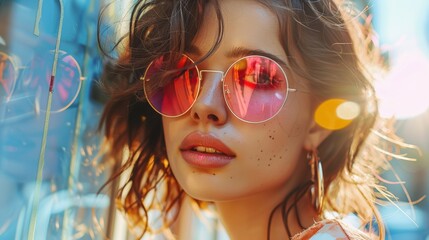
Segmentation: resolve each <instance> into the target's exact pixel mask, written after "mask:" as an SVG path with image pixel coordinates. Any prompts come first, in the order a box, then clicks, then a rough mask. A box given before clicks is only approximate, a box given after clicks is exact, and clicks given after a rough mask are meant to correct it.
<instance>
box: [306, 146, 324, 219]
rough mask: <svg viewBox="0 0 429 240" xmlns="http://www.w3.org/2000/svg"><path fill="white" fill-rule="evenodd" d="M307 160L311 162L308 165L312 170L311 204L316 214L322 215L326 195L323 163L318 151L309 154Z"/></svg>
mask: <svg viewBox="0 0 429 240" xmlns="http://www.w3.org/2000/svg"><path fill="white" fill-rule="evenodd" d="M307 159H308V160H309V163H308V164H309V165H310V168H311V181H312V183H313V184H312V186H311V187H310V194H311V203H312V204H313V207H314V209H315V210H316V212H317V213H321V211H322V207H323V200H324V194H325V186H324V180H323V168H322V162H321V161H320V158H319V156H318V154H317V151H316V150H314V151H313V152H309V153H308V154H307Z"/></svg>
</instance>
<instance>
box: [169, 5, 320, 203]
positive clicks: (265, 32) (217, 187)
mask: <svg viewBox="0 0 429 240" xmlns="http://www.w3.org/2000/svg"><path fill="white" fill-rule="evenodd" d="M220 6H221V11H222V15H223V17H224V36H223V39H222V42H221V44H220V46H219V48H218V49H216V51H215V52H214V54H213V55H211V56H210V57H209V58H208V59H206V60H205V61H204V62H202V63H201V64H199V65H198V68H199V69H200V70H220V71H223V72H225V71H226V70H227V68H228V67H229V66H230V65H231V64H232V63H233V62H234V61H235V60H237V59H238V58H239V57H242V56H241V55H240V56H238V55H237V54H235V53H236V52H237V51H236V50H237V49H249V50H258V51H263V52H266V53H269V54H272V55H275V56H276V57H278V58H279V59H281V60H283V61H284V62H286V53H285V52H284V50H283V48H282V45H281V43H280V38H279V36H280V33H279V24H278V21H277V18H276V16H275V15H274V14H273V13H272V12H271V11H270V10H269V9H268V8H266V7H264V6H263V5H261V4H259V3H257V2H254V1H245V0H239V1H237V0H224V1H220ZM205 11H206V12H205V14H204V20H203V23H202V27H201V30H200V31H199V32H198V34H197V36H196V38H195V39H194V41H193V50H192V52H188V53H187V54H188V55H189V56H190V57H191V58H193V59H198V58H199V57H201V56H202V54H204V53H206V52H208V51H209V49H210V47H211V46H212V45H213V43H214V41H215V38H216V34H217V31H218V29H217V18H216V14H215V10H214V7H213V6H212V5H209V6H208V7H207V9H206V10H205ZM284 70H285V72H286V74H289V75H288V80H289V84H290V85H291V86H290V87H292V88H294V87H296V88H299V87H298V86H302V84H296V83H297V80H296V79H294V78H293V76H292V75H291V74H292V73H290V72H288V71H287V69H284ZM221 78H222V76H221V74H218V73H207V72H204V73H203V74H202V86H201V91H200V95H199V96H198V98H197V100H196V102H195V104H194V105H193V106H192V108H191V109H190V111H188V112H187V113H186V114H184V115H183V116H180V117H176V118H168V117H163V127H164V134H165V143H166V147H167V155H168V159H169V162H170V165H171V168H172V170H173V173H174V175H175V177H176V178H177V180H178V182H179V183H180V185H181V186H182V187H183V189H184V190H185V192H186V193H188V194H189V195H190V196H192V197H194V198H196V199H200V200H206V201H228V200H235V199H242V198H247V197H254V196H258V195H260V196H265V197H273V196H275V195H278V196H279V197H280V196H281V197H284V196H285V194H287V193H288V192H289V191H290V190H291V189H292V188H294V187H296V186H297V185H298V184H299V183H302V182H303V181H305V180H307V179H308V175H305V174H306V173H305V171H307V168H308V165H307V160H306V158H305V154H306V153H305V150H304V148H305V147H304V146H305V144H306V142H307V141H308V138H309V135H311V126H312V125H313V121H312V115H311V111H310V98H309V94H305V93H300V92H299V89H298V91H297V92H291V93H289V96H288V99H287V101H286V104H285V105H284V106H283V108H282V109H281V111H280V112H279V114H277V115H276V116H275V117H274V118H272V119H271V120H269V121H266V122H263V123H258V124H252V123H246V122H243V121H241V120H239V119H237V118H236V117H235V116H234V115H233V114H232V113H231V112H230V111H229V109H228V107H227V105H226V103H225V100H224V98H223V93H222V87H221V86H222V85H221Z"/></svg>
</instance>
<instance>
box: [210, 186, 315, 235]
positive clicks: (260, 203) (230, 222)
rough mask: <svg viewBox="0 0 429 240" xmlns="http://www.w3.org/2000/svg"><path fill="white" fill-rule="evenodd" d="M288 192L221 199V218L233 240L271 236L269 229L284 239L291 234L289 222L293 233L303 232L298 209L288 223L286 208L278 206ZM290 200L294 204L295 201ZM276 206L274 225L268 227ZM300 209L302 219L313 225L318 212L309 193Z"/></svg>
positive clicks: (219, 207) (299, 204) (219, 205)
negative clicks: (223, 200)
mask: <svg viewBox="0 0 429 240" xmlns="http://www.w3.org/2000/svg"><path fill="white" fill-rule="evenodd" d="M285 192H287V191H285ZM286 195H287V193H286V194H285V193H283V192H281V191H278V192H275V193H272V194H267V193H264V194H260V195H255V196H251V197H248V198H245V199H239V200H235V201H228V202H217V203H216V207H217V210H218V213H219V217H220V219H221V221H222V223H223V225H224V227H225V229H226V231H227V232H228V235H229V237H230V238H231V240H242V239H246V240H261V239H267V236H268V231H270V239H269V240H278V239H282V240H284V239H287V236H288V234H287V230H286V227H285V224H286V225H287V226H288V227H289V230H290V232H291V234H292V235H294V234H296V233H298V232H300V231H302V229H301V227H300V226H299V224H298V221H297V216H296V214H295V211H291V213H290V214H289V216H288V218H287V220H286V222H285V223H284V222H283V219H282V214H281V212H282V208H281V207H279V208H276V207H277V206H278V204H279V203H280V202H282V201H283V199H284V197H285V196H286ZM267 196H269V197H267ZM292 199H294V197H292V198H291V200H292ZM289 202H290V203H291V202H292V201H289ZM290 203H288V205H287V207H286V209H288V206H290ZM274 208H276V210H275V212H274V215H273V216H272V219H271V226H270V229H269V230H268V223H269V219H270V214H271V213H272V211H273V209H274ZM298 209H299V211H298V214H299V218H300V220H301V223H302V224H303V225H304V227H309V226H311V225H312V224H313V223H314V219H315V218H316V216H317V214H316V213H315V211H314V210H313V208H312V207H311V201H310V198H309V196H308V194H306V195H304V196H303V197H302V198H301V199H300V200H299V201H298ZM267 240H268V239H267Z"/></svg>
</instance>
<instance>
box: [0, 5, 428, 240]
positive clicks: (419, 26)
mask: <svg viewBox="0 0 429 240" xmlns="http://www.w3.org/2000/svg"><path fill="white" fill-rule="evenodd" d="M108 3H111V1H105V0H92V1H90V0H64V1H63V0H44V1H42V0H39V1H35V0H0V240H3V239H4V240H10V239H105V238H106V237H108V238H110V239H127V238H128V239H133V237H132V235H131V234H130V233H128V232H127V231H126V225H125V223H124V221H123V219H122V216H121V215H118V213H117V212H116V210H115V208H114V198H113V197H112V193H111V191H110V190H109V189H111V188H107V189H106V190H105V191H103V192H101V193H99V194H97V193H98V190H99V189H100V187H101V186H102V184H103V183H104V182H105V181H106V180H107V177H108V176H109V173H110V172H111V171H112V170H113V169H112V165H109V164H108V162H106V161H103V155H102V153H101V152H100V145H99V143H100V141H101V137H100V135H99V134H98V133H97V124H98V120H99V117H100V114H101V111H102V107H103V100H104V98H105V97H104V96H103V94H101V92H100V91H99V89H98V87H97V81H98V80H99V78H100V75H101V73H102V71H103V63H102V57H101V54H100V52H99V50H98V47H97V21H98V16H99V13H100V10H101V9H102V8H103V7H104V6H106V5H107V4H108ZM130 4H132V1H131V0H127V1H124V0H122V1H119V0H117V1H114V2H112V3H111V5H109V7H108V8H107V10H106V11H105V12H104V15H103V16H104V17H103V18H102V19H101V29H102V31H101V33H102V36H109V37H117V35H115V34H116V33H118V32H119V33H121V32H123V28H122V27H123V26H122V25H121V23H125V24H126V23H127V20H126V19H127V18H126V16H127V15H128V13H129V12H127V9H128V6H129V5H130ZM356 5H357V6H360V7H362V6H364V5H369V7H370V8H369V10H368V13H370V14H371V16H372V23H373V26H374V28H375V30H376V31H377V33H378V38H377V39H376V41H378V42H379V44H380V46H381V49H382V53H383V55H384V57H385V58H386V59H387V62H388V63H389V66H390V70H389V73H388V76H387V79H385V80H384V81H380V82H379V83H378V84H377V86H376V88H377V93H378V96H379V98H380V109H381V113H382V115H383V116H384V117H387V118H388V117H392V116H395V117H396V119H397V122H396V123H395V127H396V129H397V131H398V135H399V136H400V137H401V138H403V139H404V141H405V142H406V143H409V144H414V145H416V146H418V147H419V148H420V150H421V153H420V154H418V152H416V151H410V152H409V153H408V156H409V157H412V158H415V159H416V160H417V161H404V160H399V159H394V160H392V165H393V166H394V168H395V170H396V173H397V175H398V176H399V177H400V179H401V180H403V181H404V182H405V187H406V189H407V191H408V193H409V199H411V200H412V201H417V200H419V199H421V198H422V197H423V196H425V195H426V194H427V193H429V158H428V154H429V91H428V89H429V1H427V0H410V1H402V0H373V1H364V0H356ZM55 49H58V50H59V51H58V54H57V56H56V54H55ZM54 66H56V67H54ZM54 70H56V72H55V71H54ZM53 73H54V75H55V78H54V85H53V89H52V90H53V91H52V94H50V91H49V89H50V80H51V75H53ZM50 95H51V96H50ZM49 96H50V97H49ZM48 101H51V103H52V104H51V109H48V108H47V106H48V105H49V104H48ZM47 111H49V112H50V114H46V113H47ZM404 153H407V152H404ZM383 177H384V178H385V179H387V180H390V181H394V180H395V179H396V178H395V176H394V174H393V173H388V174H386V175H385V176H383ZM389 189H390V190H391V191H392V192H393V193H394V194H395V195H396V196H398V197H399V201H398V202H397V203H395V204H397V205H399V208H398V206H395V205H392V204H387V205H385V206H380V211H381V213H382V215H383V219H384V221H385V223H386V225H387V229H388V233H387V239H392V240H393V239H424V240H429V221H428V220H429V200H428V198H424V199H423V200H421V201H419V202H418V203H416V204H415V205H414V207H411V206H410V204H408V197H407V195H406V194H405V193H404V190H403V189H402V187H401V186H400V185H398V184H396V185H389ZM184 213H185V214H182V216H181V218H180V221H181V222H180V224H179V227H178V232H179V233H180V236H181V238H180V239H213V240H214V239H225V240H226V239H228V238H227V236H226V235H225V233H224V231H223V229H222V227H221V226H220V224H219V223H218V222H217V220H216V219H215V218H214V217H213V216H212V215H211V214H210V213H203V215H204V220H201V219H200V218H198V217H197V215H196V214H195V213H193V211H192V210H191V207H189V206H185V210H184ZM164 238H165V237H162V236H155V237H152V238H149V237H148V238H147V239H164Z"/></svg>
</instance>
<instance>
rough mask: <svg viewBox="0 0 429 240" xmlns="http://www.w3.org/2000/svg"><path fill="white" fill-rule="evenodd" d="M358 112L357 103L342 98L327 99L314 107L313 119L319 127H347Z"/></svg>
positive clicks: (337, 128) (331, 128)
mask: <svg viewBox="0 0 429 240" xmlns="http://www.w3.org/2000/svg"><path fill="white" fill-rule="evenodd" d="M359 112H360V108H359V105H357V104H356V103H354V102H350V101H346V100H344V99H328V100H326V101H324V102H322V104H320V105H319V107H318V108H317V109H316V112H315V113H314V120H315V121H316V123H317V124H319V125H320V126H321V127H323V128H326V129H329V130H339V129H342V128H345V127H347V126H348V125H349V124H350V123H351V122H352V120H353V119H355V118H356V117H357V116H358V115H359Z"/></svg>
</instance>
